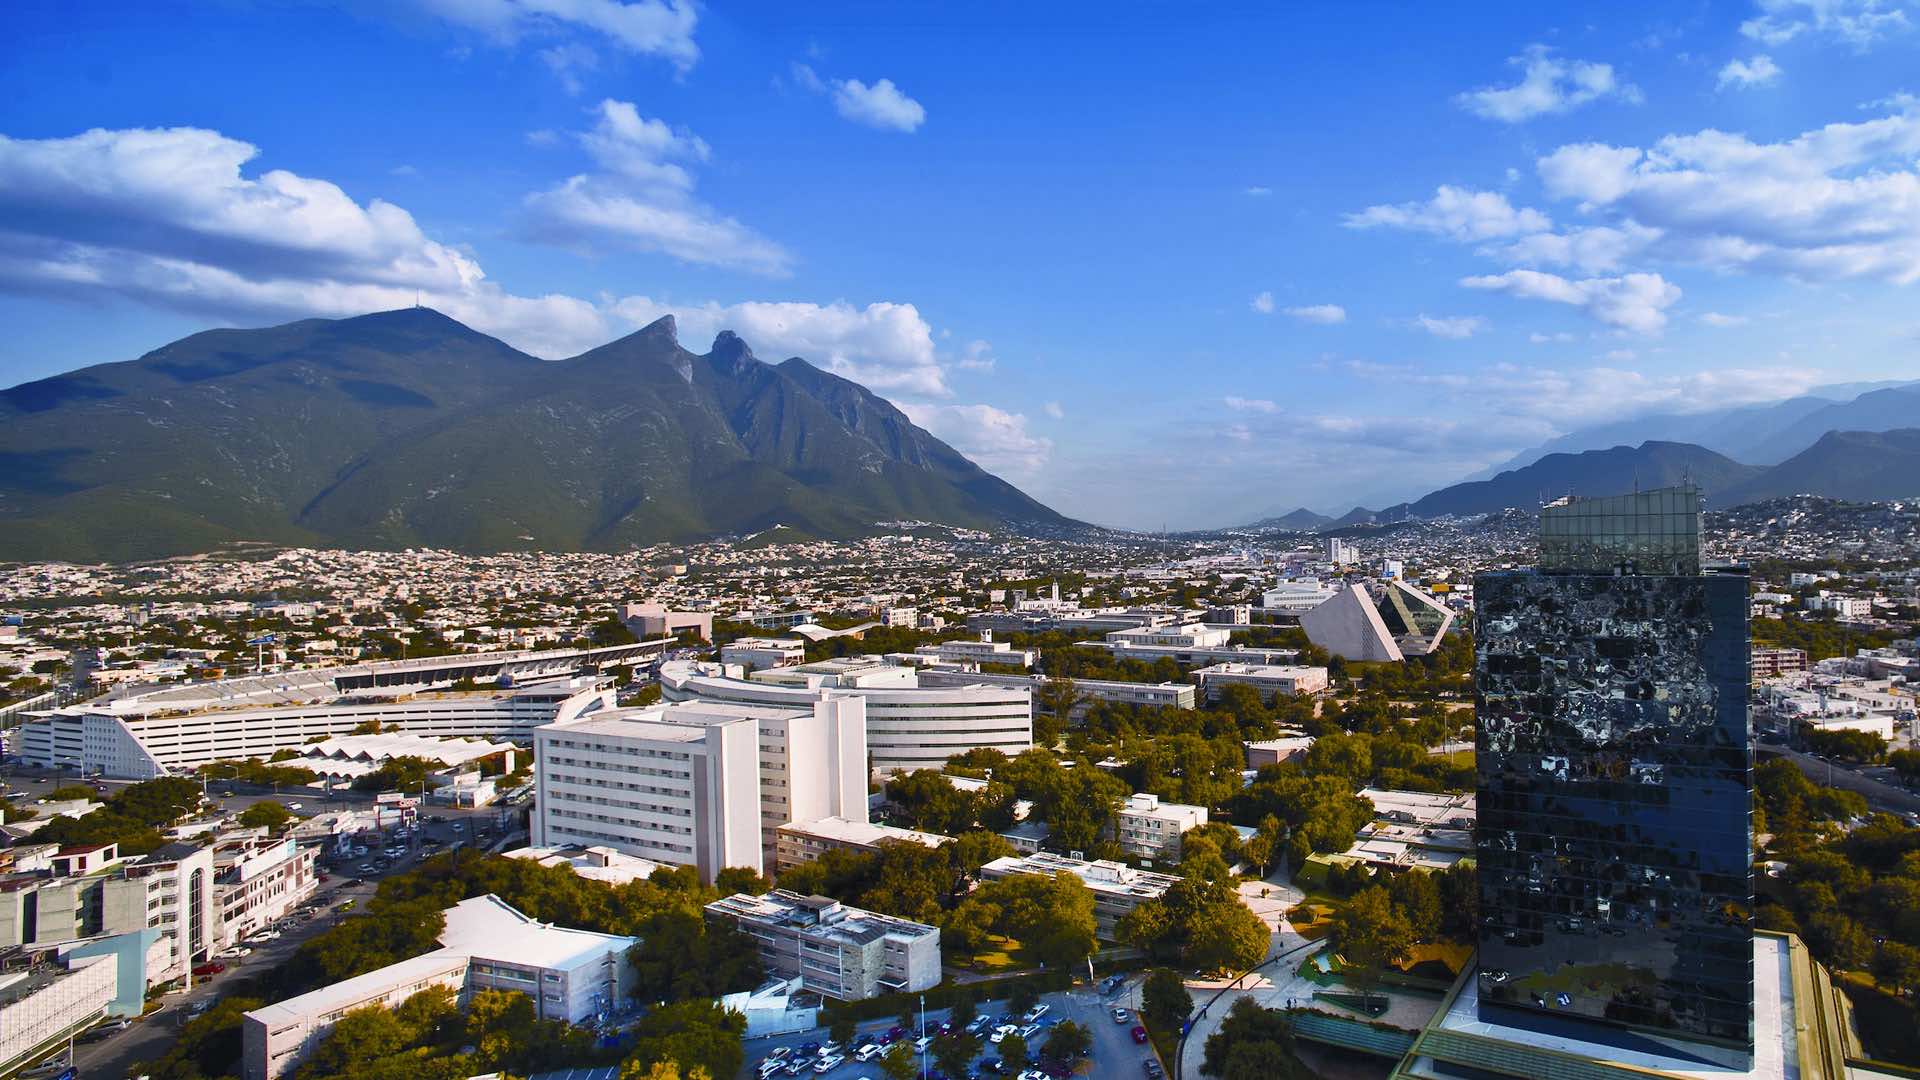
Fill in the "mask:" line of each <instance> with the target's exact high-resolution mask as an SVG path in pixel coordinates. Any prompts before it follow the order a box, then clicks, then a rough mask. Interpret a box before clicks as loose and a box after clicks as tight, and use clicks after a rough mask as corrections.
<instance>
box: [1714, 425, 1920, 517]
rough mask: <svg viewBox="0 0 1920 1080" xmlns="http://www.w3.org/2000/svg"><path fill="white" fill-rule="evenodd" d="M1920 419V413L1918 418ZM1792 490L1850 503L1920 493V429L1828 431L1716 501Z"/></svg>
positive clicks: (1724, 503)
mask: <svg viewBox="0 0 1920 1080" xmlns="http://www.w3.org/2000/svg"><path fill="white" fill-rule="evenodd" d="M1914 420H1915V421H1920V415H1916V416H1915V417H1914ZM1788 495H1823V496H1826V497H1827V498H1831V499H1846V500H1849V501H1852V502H1880V501H1884V500H1889V499H1911V498H1920V428H1911V427H1910V428H1901V429H1898V430H1894V431H1830V432H1828V433H1826V434H1825V435H1822V436H1821V437H1820V441H1819V442H1816V443H1814V444H1813V445H1812V446H1810V447H1808V448H1807V449H1805V450H1802V451H1801V452H1800V453H1798V454H1795V455H1794V456H1793V457H1791V458H1788V459H1787V460H1786V461H1783V462H1781V463H1780V464H1778V465H1775V466H1774V467H1772V468H1770V469H1768V470H1766V471H1765V472H1763V473H1761V474H1760V475H1758V476H1756V477H1753V478H1752V479H1750V480H1747V481H1745V482H1743V483H1739V484H1734V485H1733V486H1731V487H1729V488H1727V489H1726V490H1725V491H1723V492H1722V493H1721V495H1720V497H1719V498H1718V499H1715V500H1713V501H1714V503H1715V505H1719V506H1738V505H1741V504H1743V503H1752V502H1760V501H1762V500H1765V499H1776V498H1782V497H1784V496H1788Z"/></svg>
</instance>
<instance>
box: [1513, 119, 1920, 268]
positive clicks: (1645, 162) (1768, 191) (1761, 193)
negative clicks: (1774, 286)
mask: <svg viewBox="0 0 1920 1080" xmlns="http://www.w3.org/2000/svg"><path fill="white" fill-rule="evenodd" d="M1916 157H1920V114H1914V115H1896V116H1885V117H1880V118H1878V119H1874V120H1867V121H1862V122H1860V123H1835V124H1828V125H1826V126H1825V127H1822V128H1819V129H1817V130H1814V131H1809V132H1805V133H1803V134H1801V135H1799V136H1797V137H1795V138H1792V139H1788V140H1785V141H1782V142H1774V143H1755V142H1753V141H1751V140H1749V139H1748V138H1746V137H1745V136H1743V135H1738V134H1729V133H1726V132H1721V131H1715V130H1712V129H1708V130H1705V131H1701V132H1698V133H1695V134H1692V135H1669V136H1667V137H1665V138H1663V139H1661V140H1659V141H1658V142H1657V143H1655V144H1654V145H1653V147H1652V148H1651V149H1645V150H1643V149H1640V148H1638V147H1616V146H1606V145H1602V144H1597V143H1582V144H1574V145H1569V146H1563V147H1560V148H1559V149H1557V150H1555V151H1554V152H1552V153H1550V154H1548V155H1546V156H1545V157H1542V158H1541V159H1540V160H1539V163H1538V165H1539V171H1540V178H1541V180H1542V181H1543V182H1544V185H1545V187H1546V189H1547V191H1548V193H1549V194H1550V195H1553V196H1555V197H1558V198H1566V199H1576V200H1579V201H1580V204H1581V208H1582V209H1583V210H1584V211H1586V212H1588V213H1591V214H1594V215H1596V216H1606V217H1611V218H1613V219H1614V221H1615V223H1616V224H1618V225H1619V226H1620V227H1621V228H1623V229H1625V228H1638V229H1642V230H1651V231H1649V232H1645V233H1643V234H1642V236H1643V238H1652V239H1650V240H1648V242H1647V243H1646V245H1645V246H1646V250H1647V253H1648V254H1651V255H1653V256H1655V257H1657V258H1662V259H1666V260H1669V261H1672V262H1678V263H1689V264H1694V265H1700V266H1706V267H1710V268H1712V269H1716V270H1758V271H1767V272H1774V273H1780V274H1787V275H1793V276H1798V277H1805V278H1813V279H1822V280H1833V279H1840V278H1849V277H1870V278H1878V279H1881V280H1886V281H1893V282H1899V283H1908V282H1913V281H1916V280H1920V171H1916V168H1915V161H1916Z"/></svg>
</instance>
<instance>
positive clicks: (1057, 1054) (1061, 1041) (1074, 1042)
mask: <svg viewBox="0 0 1920 1080" xmlns="http://www.w3.org/2000/svg"><path fill="white" fill-rule="evenodd" d="M1092 1049H1093V1032H1091V1031H1088V1030H1087V1029H1086V1028H1084V1027H1082V1026H1081V1025H1079V1024H1076V1023H1074V1022H1073V1021H1071V1020H1062V1021H1060V1022H1059V1023H1058V1024H1055V1025H1054V1026H1053V1030H1051V1031H1049V1032H1047V1044H1046V1046H1045V1047H1043V1048H1042V1049H1041V1051H1040V1056H1042V1057H1045V1058H1050V1059H1052V1060H1054V1061H1072V1060H1073V1059H1074V1058H1077V1057H1079V1056H1080V1055H1082V1054H1085V1053H1088V1052H1090V1051H1091V1050H1092Z"/></svg>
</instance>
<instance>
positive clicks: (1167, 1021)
mask: <svg viewBox="0 0 1920 1080" xmlns="http://www.w3.org/2000/svg"><path fill="white" fill-rule="evenodd" d="M1192 1012H1193V995H1192V994H1190V993H1188V992H1187V984H1186V981H1185V980H1183V979H1181V978H1180V973H1179V972H1177V971H1175V970H1173V969H1172V968H1154V969H1153V970H1152V971H1149V972H1147V981H1146V983H1145V984H1144V985H1142V986H1141V988H1140V1014H1141V1015H1142V1016H1144V1017H1146V1020H1147V1022H1148V1023H1149V1024H1152V1025H1153V1027H1154V1030H1156V1031H1173V1032H1177V1031H1179V1030H1180V1026H1181V1025H1182V1024H1184V1023H1186V1020H1187V1017H1188V1016H1189V1015H1191V1014H1192Z"/></svg>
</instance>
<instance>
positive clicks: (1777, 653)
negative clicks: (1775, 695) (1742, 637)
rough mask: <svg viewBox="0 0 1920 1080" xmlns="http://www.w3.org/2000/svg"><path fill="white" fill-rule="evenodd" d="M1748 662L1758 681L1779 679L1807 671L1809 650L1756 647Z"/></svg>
mask: <svg viewBox="0 0 1920 1080" xmlns="http://www.w3.org/2000/svg"><path fill="white" fill-rule="evenodd" d="M1748 662H1749V663H1750V664H1751V665H1752V670H1753V677H1754V678H1756V679H1777V678H1779V677H1780V676H1782V675H1792V674H1796V673H1798V672H1802V671H1805V670H1807V650H1805V649H1780V648H1769V647H1767V646H1764V645H1756V646H1754V648H1753V652H1752V653H1751V654H1750V656H1749V659H1748Z"/></svg>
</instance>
